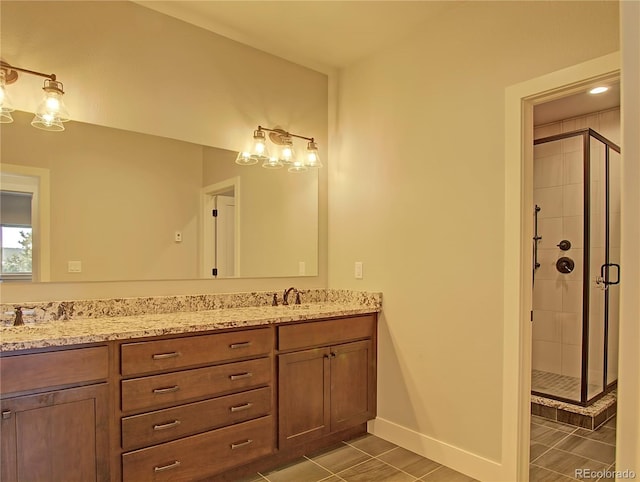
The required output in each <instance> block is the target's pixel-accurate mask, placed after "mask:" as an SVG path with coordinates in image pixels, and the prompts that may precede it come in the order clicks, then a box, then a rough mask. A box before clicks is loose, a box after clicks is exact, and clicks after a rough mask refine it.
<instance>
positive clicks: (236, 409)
mask: <svg viewBox="0 0 640 482" xmlns="http://www.w3.org/2000/svg"><path fill="white" fill-rule="evenodd" d="M251 407H253V403H251V402H249V403H245V404H244V405H236V406H235V407H230V408H229V410H231V411H232V412H241V411H242V410H247V409H249V408H251Z"/></svg>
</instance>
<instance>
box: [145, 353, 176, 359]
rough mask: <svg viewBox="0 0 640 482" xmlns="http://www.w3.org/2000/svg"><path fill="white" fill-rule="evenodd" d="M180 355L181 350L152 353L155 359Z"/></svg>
mask: <svg viewBox="0 0 640 482" xmlns="http://www.w3.org/2000/svg"><path fill="white" fill-rule="evenodd" d="M178 356H180V352H179V351H172V352H170V353H156V354H155V355H151V358H153V359H154V360H166V359H167V358H175V357H178Z"/></svg>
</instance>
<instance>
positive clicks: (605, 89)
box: [589, 86, 609, 94]
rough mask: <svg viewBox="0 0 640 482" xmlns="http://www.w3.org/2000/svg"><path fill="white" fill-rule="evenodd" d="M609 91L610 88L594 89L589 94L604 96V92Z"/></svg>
mask: <svg viewBox="0 0 640 482" xmlns="http://www.w3.org/2000/svg"><path fill="white" fill-rule="evenodd" d="M607 90H609V87H605V86H601V87H594V88H593V89H591V90H590V91H589V93H590V94H602V93H603V92H606V91H607Z"/></svg>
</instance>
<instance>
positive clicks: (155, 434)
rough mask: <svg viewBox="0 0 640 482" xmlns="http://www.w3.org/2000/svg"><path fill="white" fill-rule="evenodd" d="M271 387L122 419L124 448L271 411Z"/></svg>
mask: <svg viewBox="0 0 640 482" xmlns="http://www.w3.org/2000/svg"><path fill="white" fill-rule="evenodd" d="M270 412H271V388H269V387H265V388H258V389H255V390H248V391H246V392H242V393H236V394H233V395H227V396H224V397H218V398H214V399H211V400H204V401H202V402H195V403H189V404H186V405H180V406H179V407H175V408H166V409H164V410H157V411H155V412H150V413H144V414H141V415H133V416H131V417H124V418H123V419H122V448H123V449H124V450H131V449H135V448H140V447H145V446H149V445H156V444H158V443H161V442H167V441H169V440H174V439H176V438H179V437H184V436H185V435H191V434H195V433H199V432H205V431H207V430H212V429H215V428H219V427H224V426H226V425H231V424H233V423H238V422H244V421H246V420H251V419H253V418H258V417H262V416H264V415H269V413H270Z"/></svg>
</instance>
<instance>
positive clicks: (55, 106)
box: [31, 79, 69, 131]
mask: <svg viewBox="0 0 640 482" xmlns="http://www.w3.org/2000/svg"><path fill="white" fill-rule="evenodd" d="M42 90H44V99H43V100H42V102H40V105H38V109H37V110H36V115H35V117H34V118H33V120H32V121H31V125H32V126H33V127H37V128H38V129H44V130H47V131H63V130H64V126H63V125H62V123H63V122H67V121H68V120H69V112H68V111H67V108H66V107H65V105H64V102H63V100H62V96H63V95H64V90H62V82H57V81H55V80H50V79H46V80H45V81H44V87H43V88H42Z"/></svg>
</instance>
